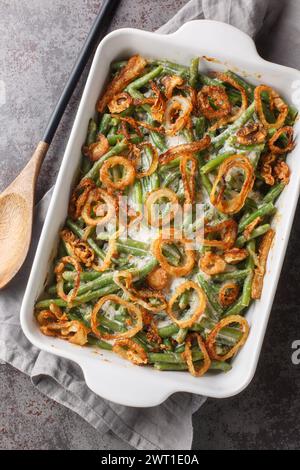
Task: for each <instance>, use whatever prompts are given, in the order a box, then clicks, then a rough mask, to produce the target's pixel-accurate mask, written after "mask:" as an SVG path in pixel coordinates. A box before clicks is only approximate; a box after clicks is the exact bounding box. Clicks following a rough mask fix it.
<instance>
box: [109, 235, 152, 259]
mask: <svg viewBox="0 0 300 470" xmlns="http://www.w3.org/2000/svg"><path fill="white" fill-rule="evenodd" d="M127 241H128V240H124V241H123V240H120V239H119V240H118V241H117V250H118V252H119V253H128V254H132V255H134V256H147V255H148V254H149V246H148V249H147V250H145V249H144V248H139V247H137V246H134V245H132V243H127Z"/></svg>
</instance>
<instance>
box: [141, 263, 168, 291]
mask: <svg viewBox="0 0 300 470" xmlns="http://www.w3.org/2000/svg"><path fill="white" fill-rule="evenodd" d="M146 281H147V284H148V286H149V287H151V289H155V290H163V289H166V288H167V287H168V285H169V282H170V276H169V275H168V273H167V272H166V271H165V270H164V269H163V268H161V267H156V268H154V269H153V271H151V273H149V274H148V276H147V277H146Z"/></svg>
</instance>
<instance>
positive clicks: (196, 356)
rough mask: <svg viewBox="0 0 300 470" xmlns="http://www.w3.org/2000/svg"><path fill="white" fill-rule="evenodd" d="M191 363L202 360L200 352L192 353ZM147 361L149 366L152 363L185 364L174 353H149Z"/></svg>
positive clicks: (179, 355)
mask: <svg viewBox="0 0 300 470" xmlns="http://www.w3.org/2000/svg"><path fill="white" fill-rule="evenodd" d="M192 357H193V361H200V360H201V359H203V354H202V352H201V351H195V352H194V351H193V353H192ZM148 360H149V362H150V364H152V363H154V362H160V363H169V364H180V363H183V364H185V360H184V358H183V357H182V354H180V353H176V352H164V353H149V354H148Z"/></svg>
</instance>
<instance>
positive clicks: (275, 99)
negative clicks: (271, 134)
mask: <svg viewBox="0 0 300 470" xmlns="http://www.w3.org/2000/svg"><path fill="white" fill-rule="evenodd" d="M262 92H266V93H268V95H269V98H270V109H274V108H275V109H276V110H277V111H278V112H279V115H278V117H277V119H276V122H268V121H267V120H266V117H265V113H264V110H263V104H262V99H261V94H262ZM254 101H255V111H256V113H257V114H258V117H259V119H260V121H261V123H262V124H263V125H264V127H265V128H266V129H270V128H275V129H278V128H279V127H281V126H283V125H284V122H285V120H286V117H287V115H288V111H289V109H288V106H287V104H286V103H285V102H284V101H283V99H282V98H281V97H280V96H279V95H278V93H277V92H276V91H275V90H273V88H271V87H269V86H267V85H259V86H257V87H256V88H255V90H254Z"/></svg>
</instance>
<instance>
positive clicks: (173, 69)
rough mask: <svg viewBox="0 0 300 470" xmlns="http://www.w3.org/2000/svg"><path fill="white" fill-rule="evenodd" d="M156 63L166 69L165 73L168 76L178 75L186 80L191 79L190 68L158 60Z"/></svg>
mask: <svg viewBox="0 0 300 470" xmlns="http://www.w3.org/2000/svg"><path fill="white" fill-rule="evenodd" d="M155 63H157V64H159V65H161V66H162V67H163V69H164V70H163V71H164V72H166V73H167V74H172V75H178V76H179V77H182V78H185V79H188V78H189V75H190V72H189V68H188V67H186V66H184V65H179V64H175V63H174V62H170V61H169V60H157V61H155Z"/></svg>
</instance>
